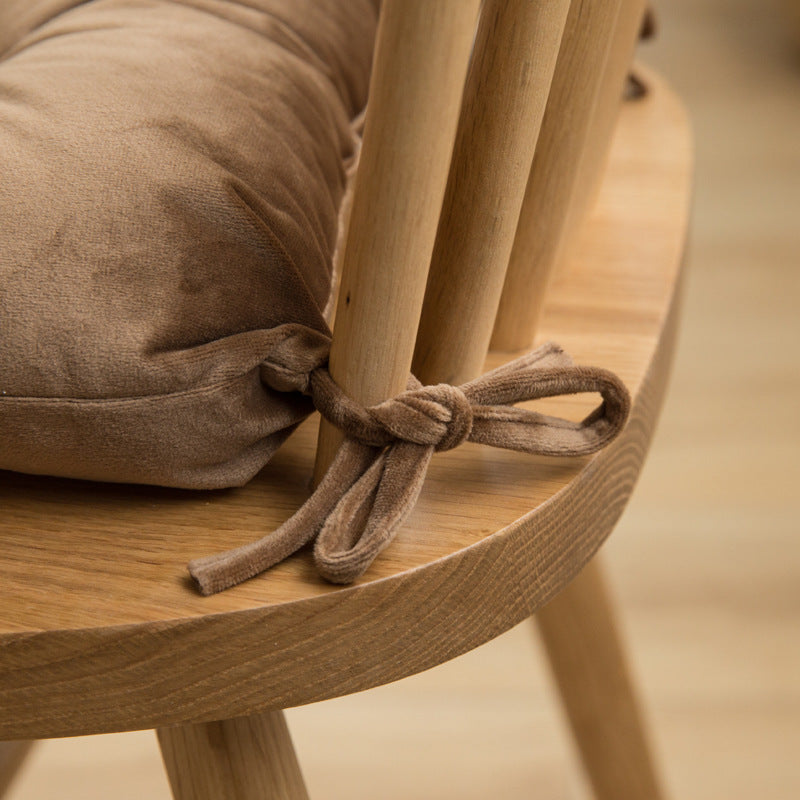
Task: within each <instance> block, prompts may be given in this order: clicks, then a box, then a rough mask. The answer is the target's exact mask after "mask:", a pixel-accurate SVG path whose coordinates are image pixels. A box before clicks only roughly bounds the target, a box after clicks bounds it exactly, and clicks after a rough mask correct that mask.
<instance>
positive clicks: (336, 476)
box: [189, 330, 630, 595]
mask: <svg viewBox="0 0 800 800" xmlns="http://www.w3.org/2000/svg"><path fill="white" fill-rule="evenodd" d="M299 334H300V332H299V331H297V330H295V331H292V332H287V338H286V339H285V340H284V344H285V347H284V350H283V352H282V355H281V358H282V364H281V370H282V372H281V378H282V380H284V381H285V382H287V381H286V377H285V376H286V375H291V376H292V377H291V379H290V380H288V382H287V383H288V384H289V385H292V386H293V387H295V388H298V389H302V390H304V391H307V392H309V393H310V394H311V396H312V398H313V400H314V404H315V405H316V406H317V408H318V409H319V410H320V412H321V413H322V415H323V416H324V417H326V418H327V419H328V420H330V421H331V422H332V423H333V424H335V425H337V426H338V427H339V428H341V429H342V431H343V432H344V433H345V436H346V437H347V438H346V439H345V442H344V444H343V445H342V447H341V448H340V449H339V452H338V453H337V455H336V458H335V459H334V462H333V464H332V465H331V467H330V469H329V470H328V472H327V473H326V475H325V477H324V478H323V480H322V482H321V483H320V485H319V486H318V487H317V489H316V491H315V492H314V493H313V494H312V495H311V497H310V498H309V500H308V501H307V502H306V503H305V504H304V505H303V506H302V507H301V508H300V509H299V511H298V512H297V513H296V514H295V515H294V516H293V517H291V518H290V519H289V520H288V521H287V522H285V523H284V524H283V525H282V526H281V527H280V528H278V530H277V531H275V532H274V533H271V534H269V535H267V536H266V537H264V538H263V539H260V540H259V541H257V542H253V543H252V544H249V545H246V546H244V547H240V548H237V549H235V550H231V551H228V552H227V553H222V554H220V555H216V556H210V557H207V558H201V559H196V560H195V561H192V562H191V563H190V564H189V572H190V574H191V575H192V577H193V578H194V579H195V581H196V582H197V585H198V588H199V589H200V591H201V592H202V593H203V594H206V595H208V594H214V593H216V592H219V591H222V590H223V589H226V588H228V587H230V586H233V585H235V584H237V583H241V582H242V581H244V580H246V579H248V578H251V577H253V576H255V575H258V574H259V573H261V572H263V571H264V570H265V569H267V568H268V567H270V566H272V565H273V564H275V563H277V562H278V561H281V560H282V559H284V558H286V557H287V556H289V555H290V554H291V553H293V552H295V551H296V550H297V549H299V548H300V547H302V546H303V545H305V544H307V543H308V542H310V541H312V540H315V545H314V561H315V563H316V566H317V569H318V571H319V573H320V575H321V576H322V577H323V578H325V579H326V580H329V581H331V582H333V583H350V582H352V581H354V580H355V579H356V578H358V577H359V576H360V575H362V574H363V573H364V571H365V570H366V569H367V568H368V567H369V565H370V564H371V563H372V561H373V560H374V559H375V557H376V556H377V555H378V553H379V552H380V551H381V550H382V549H383V548H384V547H385V546H386V545H387V544H388V543H389V542H390V541H391V540H392V538H393V537H394V534H395V533H396V531H397V529H398V528H399V526H400V525H401V524H402V522H403V520H404V519H405V518H406V516H407V515H408V513H409V512H410V510H411V509H412V508H413V506H414V503H415V502H416V500H417V497H418V496H419V493H420V490H421V489H422V484H423V482H424V480H425V472H426V470H427V467H428V464H429V463H430V459H431V457H432V455H433V453H434V452H435V451H437V450H449V449H452V448H454V447H457V446H458V445H459V444H461V443H462V442H464V441H465V440H467V439H469V440H470V441H473V442H479V443H482V444H488V445H492V446H493V447H504V448H507V449H510V450H518V451H521V452H525V453H536V454H541V455H552V456H580V455H588V454H590V453H594V452H596V451H597V450H599V449H601V448H602V447H604V446H605V445H607V444H608V443H609V442H610V441H612V439H614V437H615V436H617V435H618V434H619V433H620V431H621V430H622V428H623V427H624V425H625V421H626V419H627V416H628V411H629V408H630V398H629V395H628V392H627V390H626V389H625V386H624V385H623V384H622V382H621V381H620V380H619V379H618V378H617V377H616V376H615V375H613V374H612V373H610V372H608V371H607V370H603V369H598V368H594V367H579V366H574V365H573V364H572V362H571V360H570V359H569V357H568V356H567V355H566V354H565V353H564V352H563V351H562V350H561V349H560V348H559V347H558V346H556V345H553V344H546V345H544V346H543V347H540V348H539V349H538V350H535V351H534V352H532V353H529V354H528V355H526V356H524V357H522V358H519V359H517V360H515V361H512V362H510V363H509V364H506V365H505V366H503V367H500V368H499V369H496V370H493V371H492V372H489V373H487V374H486V375H484V376H483V377H481V378H478V379H477V380H475V381H471V382H469V383H466V384H464V385H463V386H460V387H454V386H449V385H447V384H440V385H438V386H421V385H420V384H419V382H418V381H417V380H416V379H414V378H413V377H412V378H411V379H410V381H409V388H408V390H407V391H406V392H404V393H403V394H401V395H399V396H398V397H395V398H392V399H391V400H387V401H385V402H383V403H380V404H379V405H377V406H373V407H371V408H363V407H361V406H360V405H358V404H357V403H355V402H354V401H353V400H352V399H351V398H349V397H348V396H347V395H346V394H344V393H343V392H342V391H341V390H340V389H339V388H338V387H337V386H336V384H335V383H334V382H333V380H332V379H331V377H330V375H329V374H328V372H327V370H326V369H325V367H324V347H323V346H322V343H321V342H318V343H317V349H316V356H317V357H318V358H319V364H318V365H317V366H315V367H314V368H312V370H311V371H310V373H309V375H308V376H305V375H303V370H304V369H305V368H306V367H307V366H308V352H309V351H308V349H307V347H305V346H304V347H302V348H298V350H297V352H298V353H301V352H302V354H303V362H302V364H298V365H297V368H296V369H294V370H293V369H291V367H290V364H291V363H292V353H291V346H290V345H291V342H292V341H293V336H295V335H299ZM272 369H274V367H273V368H272ZM581 392H599V394H600V395H601V397H602V403H601V404H600V405H599V406H598V408H597V409H595V411H594V412H592V413H591V414H590V415H589V416H588V417H587V418H586V419H584V420H583V421H582V422H571V421H569V420H565V419H560V418H556V417H551V416H546V415H544V414H540V413H538V412H535V411H531V410H528V409H521V408H515V407H514V404H515V403H519V402H523V401H526V400H536V399H540V398H543V397H555V396H559V395H565V394H577V393H581Z"/></svg>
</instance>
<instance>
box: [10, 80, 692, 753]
mask: <svg viewBox="0 0 800 800" xmlns="http://www.w3.org/2000/svg"><path fill="white" fill-rule="evenodd" d="M657 86H658V90H657V91H655V92H654V93H653V96H652V98H649V99H648V100H647V101H646V102H644V103H640V104H636V105H635V106H631V107H630V108H629V109H626V114H625V117H624V124H623V126H622V129H621V131H620V136H619V137H618V146H617V150H616V157H615V160H614V162H613V166H612V169H611V171H610V173H609V180H608V181H607V190H606V191H605V192H604V195H603V199H602V200H601V203H602V204H603V205H602V207H603V210H604V213H603V215H602V217H600V218H598V219H597V221H596V222H593V224H591V225H588V226H587V228H586V230H585V234H584V237H583V240H582V244H581V246H580V247H579V248H578V250H577V251H576V257H575V259H574V261H572V262H571V264H570V266H569V268H568V269H566V270H565V271H564V272H563V274H562V276H561V278H560V280H559V281H558V282H557V283H556V285H555V286H554V288H553V293H552V295H551V301H550V306H549V317H548V324H547V325H546V327H545V328H544V329H543V332H542V333H543V336H547V337H548V338H553V339H557V340H558V341H560V342H561V343H562V344H563V345H564V346H565V347H566V349H567V350H568V351H569V352H571V353H572V354H573V355H574V357H575V358H576V359H577V360H578V361H579V362H587V363H594V364H600V365H603V366H607V367H609V368H611V369H614V370H616V371H617V372H618V373H619V374H620V375H621V376H622V378H623V379H624V380H625V381H626V383H627V384H628V385H629V387H630V388H631V390H632V391H633V393H634V395H635V407H634V411H633V417H632V420H631V423H630V425H629V426H628V429H627V431H626V433H625V434H624V435H623V436H622V437H621V439H620V440H619V441H618V442H617V443H615V445H614V446H612V447H611V448H609V449H607V450H606V451H604V452H602V453H600V454H598V455H597V456H595V457H593V458H591V459H588V460H587V459H574V460H566V461H563V460H549V461H548V460H546V459H536V458H531V457H524V456H522V455H521V454H514V453H508V452H504V451H496V450H491V449H488V448H481V447H479V446H464V447H462V448H460V449H458V450H456V451H452V452H449V453H444V454H441V455H440V456H437V457H436V458H435V459H434V463H433V464H432V467H431V470H430V473H429V477H428V482H427V484H426V486H425V489H424V490H423V493H422V496H421V499H420V503H419V505H418V507H417V509H416V510H415V511H414V513H413V514H412V515H411V517H410V519H409V521H408V523H407V524H406V526H405V527H404V529H403V530H402V531H401V532H400V534H399V535H398V538H397V539H396V541H395V542H394V543H393V544H392V546H391V548H389V549H388V550H387V551H386V552H385V553H384V554H383V555H382V556H381V558H380V559H378V560H377V561H376V563H375V564H374V565H373V567H372V568H371V569H370V571H369V572H368V573H367V574H366V575H365V576H364V578H363V579H362V580H361V581H360V582H359V583H357V584H356V585H354V586H352V587H349V588H344V589H341V588H335V587H332V586H330V585H328V584H325V583H323V582H322V581H321V580H319V579H318V578H317V577H316V575H315V573H314V570H313V567H312V564H311V559H310V556H309V554H308V553H301V554H299V555H297V556H296V557H293V558H291V559H290V560H288V561H287V562H285V563H284V564H282V565H280V566H278V567H277V568H275V569H274V570H272V571H270V573H269V574H268V575H267V576H265V577H263V578H261V579H257V580H253V581H249V582H247V583H246V584H244V585H242V586H239V587H236V588H234V589H232V590H231V591H228V592H225V593H223V594H221V595H218V596H215V597H211V598H202V597H200V596H198V595H197V594H196V593H195V592H194V590H193V588H192V586H191V584H190V582H189V580H188V578H187V577H186V576H185V571H184V570H185V564H186V562H187V561H188V560H189V558H191V557H192V556H194V555H196V554H197V553H203V552H209V551H213V550H219V549H220V548H224V547H233V546H235V545H237V544H241V543H243V542H245V541H249V540H251V539H253V538H255V537H256V536H257V535H258V533H259V532H260V531H262V530H267V529H270V528H272V527H275V526H276V525H277V524H278V523H279V522H280V521H281V520H282V519H285V518H286V516H288V515H289V514H290V513H291V512H292V510H293V509H294V508H295V507H296V506H297V505H298V504H299V503H300V502H302V499H303V497H304V495H305V493H306V491H307V489H306V487H307V485H308V480H309V477H310V468H311V464H312V463H313V451H314V440H315V431H314V422H313V421H310V422H309V423H308V424H306V425H305V426H303V427H302V428H301V429H300V430H298V432H297V434H296V435H294V436H293V437H292V439H291V440H290V441H289V442H288V443H287V446H286V447H284V448H283V449H282V450H281V451H280V452H279V453H278V454H277V455H276V457H275V459H274V461H273V462H272V463H271V464H270V465H269V466H268V467H267V468H266V469H265V470H264V472H263V473H262V474H261V475H260V476H259V477H257V478H256V479H255V480H254V481H253V482H252V483H250V484H249V485H248V486H247V487H245V488H243V489H240V490H236V491H229V492H218V493H189V492H178V491H169V490H154V489H150V488H144V487H141V488H131V487H113V486H100V485H95V484H89V483H78V482H70V481H57V480H46V479H42V478H35V477H29V476H21V475H14V474H10V473H9V474H7V475H4V476H3V481H2V483H0V504H2V507H3V510H4V514H3V517H2V519H1V520H0V537H2V540H3V551H2V562H0V571H2V574H3V585H4V592H5V597H6V602H5V603H4V605H3V606H2V608H0V644H2V647H0V706H2V707H3V708H4V709H5V710H6V713H5V714H4V715H3V717H2V718H0V735H1V736H3V737H5V738H30V737H45V736H58V735H67V734H69V735H74V734H79V733H81V732H89V731H94V732H97V731H109V730H119V729H124V728H140V727H141V728H144V727H157V726H166V725H170V724H174V723H178V722H202V721H207V720H212V719H214V718H215V717H216V718H219V717H221V716H226V717H227V716H238V715H243V714H248V713H254V712H256V711H259V710H264V709H268V708H273V707H290V706H293V705H297V704H300V703H306V702H311V701H315V700H319V699H322V698H324V697H331V696H335V695H339V694H344V693H348V692H352V691H356V690H359V689H363V688H366V687H367V686H373V685H377V684H380V683H385V682H387V681H390V680H395V679H397V678H400V677H403V676H404V675H408V674H412V673H414V672H418V671H420V670H423V669H426V668H428V667H430V666H432V665H434V664H436V663H440V662H441V661H444V660H447V659H449V658H452V657H453V656H455V655H458V654H459V653H461V652H464V651H465V650H467V649H469V648H471V647H475V646H476V645H478V644H480V643H482V642H484V641H487V640H488V639H490V638H492V637H494V636H496V635H497V634H499V633H500V632H502V631H503V630H505V629H507V628H508V627H510V626H511V625H513V624H515V623H516V622H518V621H520V620H521V619H523V618H524V617H525V616H527V615H528V614H529V613H531V612H532V611H533V610H534V609H535V608H536V607H538V606H540V605H541V604H542V603H543V602H546V601H547V600H548V599H550V597H551V596H552V594H553V593H554V592H556V591H557V590H558V589H560V588H561V587H562V586H563V585H564V583H565V582H566V581H567V580H569V579H570V578H571V577H572V576H573V575H574V574H576V573H577V571H578V570H579V569H580V568H581V567H582V566H583V565H584V563H585V562H586V561H587V560H588V558H589V557H590V556H591V555H592V553H593V552H594V551H595V549H596V548H597V546H598V545H599V544H600V542H601V541H602V540H603V538H605V536H606V535H607V534H608V532H609V531H610V529H611V527H612V526H613V524H614V522H615V521H616V519H617V518H618V516H619V514H620V513H621V511H622V508H623V507H624V504H625V501H626V499H627V497H628V494H629V493H630V491H631V488H632V485H633V483H634V481H635V479H636V475H637V474H638V469H639V466H640V465H641V462H642V459H643V457H644V454H645V451H646V448H647V443H648V441H649V438H650V435H651V432H652V422H653V419H654V417H655V414H656V411H657V409H658V407H659V404H660V399H661V397H662V395H663V390H664V381H665V379H666V372H667V366H668V363H669V356H670V353H671V347H672V344H671V342H672V334H673V332H674V323H675V316H674V311H675V286H676V280H677V275H678V270H679V265H680V259H681V252H682V246H683V238H684V234H685V227H686V216H687V210H688V209H687V199H688V186H689V170H690V165H689V160H690V159H689V141H688V136H687V132H686V126H685V118H684V115H683V112H682V110H681V107H680V104H679V103H678V102H677V100H676V99H675V97H674V96H673V95H672V94H671V93H670V92H669V91H668V90H667V89H666V87H665V86H663V84H661V83H657ZM654 154H655V157H654ZM642 231H647V234H648V235H646V236H643V235H642ZM645 265H646V268H645ZM504 359H505V356H503V357H502V359H498V358H497V357H495V358H494V359H490V361H489V363H490V364H492V363H497V362H498V360H504ZM593 403H594V399H593V398H585V397H576V398H566V399H563V400H558V401H553V402H552V403H549V404H548V405H546V406H545V405H543V406H542V407H543V408H548V409H549V410H551V411H554V412H557V413H564V414H569V415H571V416H575V415H582V414H584V413H586V411H587V410H588V409H589V408H590V407H591V406H592V405H593ZM587 509H588V510H589V511H588V512H587V511H586V510H587ZM586 513H589V514H590V515H591V516H592V518H593V520H594V523H595V524H594V525H593V526H591V528H588V527H587V526H586V525H585V524H584V519H585V514H586ZM109 520H113V523H111V524H110V523H109ZM476 573H480V574H481V575H482V578H481V580H480V581H479V582H475V581H474V580H471V579H469V580H467V577H468V576H471V575H474V574H476ZM66 593H68V596H69V602H64V601H63V597H64V596H65V594H66ZM466 608H469V609H475V610H476V611H475V613H465V609H466ZM478 610H479V611H480V613H477V611H478ZM454 615H457V618H458V620H459V624H458V625H457V626H454V625H453V619H454ZM364 642H369V647H365V646H364ZM287 664H291V669H289V668H288V667H287ZM67 685H68V686H69V687H70V689H69V692H65V691H64V687H65V686H67ZM120 696H124V697H125V702H124V703H119V702H118V701H117V699H116V698H118V697H120Z"/></svg>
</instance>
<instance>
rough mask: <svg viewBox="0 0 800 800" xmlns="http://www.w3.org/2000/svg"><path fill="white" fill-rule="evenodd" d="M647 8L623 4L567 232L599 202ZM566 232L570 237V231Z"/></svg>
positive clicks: (641, 2) (641, 1)
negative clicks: (612, 141) (607, 161)
mask: <svg viewBox="0 0 800 800" xmlns="http://www.w3.org/2000/svg"><path fill="white" fill-rule="evenodd" d="M644 10H645V0H622V3H621V4H620V8H619V13H618V14H617V20H616V23H615V25H614V33H613V38H612V40H611V47H610V49H609V54H608V58H607V59H606V65H605V69H604V70H603V79H602V82H601V84H600V88H599V90H598V93H597V102H596V103H595V108H594V112H593V114H592V120H591V123H590V127H589V134H588V136H587V140H586V147H585V149H584V152H583V154H582V156H581V159H580V163H579V165H578V174H577V176H576V177H575V191H574V192H573V197H572V204H571V206H570V208H569V210H568V214H569V219H568V220H567V225H566V231H567V232H569V231H574V230H576V229H577V227H578V226H579V225H580V224H581V221H582V220H583V218H584V217H585V215H586V214H587V213H588V212H589V210H590V209H591V208H592V206H593V205H594V204H595V202H596V201H597V192H598V191H599V190H600V183H601V181H602V178H603V172H604V171H605V166H606V160H607V159H608V151H609V148H610V147H611V138H612V136H613V133H614V128H615V127H616V124H617V119H618V117H619V112H620V109H621V108H622V102H623V93H624V88H625V83H626V81H627V77H628V74H629V73H630V71H631V66H632V65H633V55H634V50H635V47H636V42H637V41H638V39H639V32H640V30H641V27H642V18H643V16H644ZM566 235H567V236H569V233H567V234H566Z"/></svg>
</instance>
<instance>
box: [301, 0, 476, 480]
mask: <svg viewBox="0 0 800 800" xmlns="http://www.w3.org/2000/svg"><path fill="white" fill-rule="evenodd" d="M478 7H479V0H386V1H385V2H384V3H383V6H382V9H381V19H380V25H379V29H378V41H377V45H376V51H375V61H374V68H373V75H372V83H371V86H370V94H369V103H368V110H367V117H366V122H365V128H364V143H363V147H362V151H361V162H360V166H359V170H358V175H357V177H356V186H355V195H354V197H353V206H352V211H351V216H350V223H349V228H348V234H347V240H346V244H345V249H344V258H343V263H342V279H341V285H340V288H339V303H338V306H337V312H336V321H335V325H334V336H333V344H332V347H331V355H330V372H331V375H332V377H333V379H334V380H335V381H336V382H337V383H338V384H339V386H341V387H342V389H344V391H345V392H347V393H348V394H349V395H350V396H351V397H353V398H354V399H355V400H357V401H358V402H360V403H363V404H367V405H369V404H374V403H377V402H379V401H381V400H384V399H385V398H387V397H390V396H392V395H395V394H397V393H399V392H400V391H402V390H403V389H404V388H405V386H406V381H407V379H408V373H409V370H410V368H411V359H412V356H413V352H414V341H415V339H416V333H417V326H418V324H419V315H420V311H421V308H422V301H423V297H424V294H425V284H426V281H427V275H428V267H429V265H430V258H431V253H432V251H433V243H434V239H435V237H436V226H437V222H438V219H439V212H440V209H441V205H442V198H443V196H444V190H445V185H446V183H447V174H448V167H449V164H450V157H451V154H452V151H453V141H454V139H455V134H456V126H457V123H458V113H459V108H460V106H461V97H462V93H463V88H464V80H465V76H466V73H467V66H468V62H469V54H470V49H471V47H472V41H473V38H474V32H475V22H476V19H477V15H478ZM340 442H341V435H340V434H339V432H338V431H337V430H336V429H335V428H333V427H332V426H330V425H328V424H326V423H323V425H322V427H321V432H320V442H319V447H318V452H317V465H316V469H315V476H316V478H317V480H318V479H319V478H320V477H321V475H322V474H324V472H325V470H326V469H327V467H328V465H329V464H330V462H331V460H332V459H333V456H334V454H335V452H336V449H337V448H338V446H339V444H340Z"/></svg>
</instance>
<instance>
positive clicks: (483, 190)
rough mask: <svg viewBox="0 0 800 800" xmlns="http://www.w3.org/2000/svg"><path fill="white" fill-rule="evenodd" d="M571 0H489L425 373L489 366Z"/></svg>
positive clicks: (433, 292)
mask: <svg viewBox="0 0 800 800" xmlns="http://www.w3.org/2000/svg"><path fill="white" fill-rule="evenodd" d="M568 9H569V0H536V1H535V2H532V1H531V0H488V2H486V3H484V8H483V12H482V14H481V20H480V23H479V25H478V34H477V38H476V42H475V49H474V53H473V58H472V62H471V64H470V69H469V75H468V77H467V85H466V88H465V91H464V105H463V107H462V110H461V119H460V121H459V126H458V133H457V134H456V143H455V148H454V151H453V160H452V163H451V165H450V177H449V179H448V183H447V191H446V192H445V199H444V204H443V207H442V216H441V219H440V221H439V230H438V232H437V235H436V245H435V246H434V250H433V258H432V261H431V270H430V273H429V275H428V286H427V289H426V292H425V303H424V305H423V309H422V318H421V320H420V327H419V335H418V338H417V346H416V351H415V353H414V363H413V371H414V374H415V375H416V376H417V377H418V378H419V379H420V380H421V381H422V382H423V383H436V382H446V383H456V384H457V383H462V382H464V381H466V380H469V379H471V378H474V377H475V376H476V375H477V374H478V373H479V372H480V371H481V369H482V368H483V362H484V360H485V358H486V353H487V351H488V349H489V339H490V337H491V334H492V327H493V325H494V318H495V314H496V313H497V305H498V303H499V301H500V292H501V291H502V288H503V280H504V278H505V272H506V267H507V266H508V259H509V255H510V253H511V246H512V244H513V242H514V233H515V231H516V228H517V220H518V218H519V213H520V207H521V206H522V199H523V196H524V194H525V185H526V182H527V177H528V173H529V172H530V165H531V161H532V160H533V152H534V148H535V146H536V139H537V137H538V135H539V129H540V127H541V124H542V118H543V116H544V110H545V106H546V104H547V96H548V94H549V92H550V83H551V81H552V78H553V71H554V69H555V65H556V58H557V56H558V49H559V45H560V42H561V37H562V35H563V33H564V24H565V22H566V18H567V11H568Z"/></svg>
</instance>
